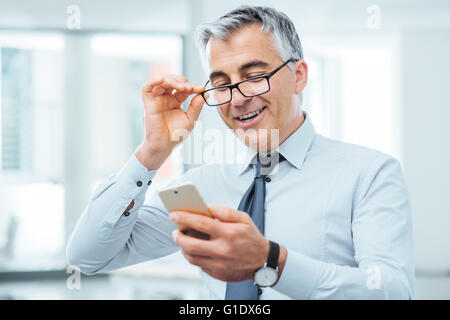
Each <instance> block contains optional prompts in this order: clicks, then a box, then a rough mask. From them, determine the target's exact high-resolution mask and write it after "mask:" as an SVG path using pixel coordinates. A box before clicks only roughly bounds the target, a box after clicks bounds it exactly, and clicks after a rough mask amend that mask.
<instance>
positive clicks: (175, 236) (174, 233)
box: [172, 229, 178, 241]
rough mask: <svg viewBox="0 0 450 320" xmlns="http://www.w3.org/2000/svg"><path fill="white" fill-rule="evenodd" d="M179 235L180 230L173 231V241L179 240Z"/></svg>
mask: <svg viewBox="0 0 450 320" xmlns="http://www.w3.org/2000/svg"><path fill="white" fill-rule="evenodd" d="M177 236H178V230H177V229H175V230H173V231H172V239H173V241H176V240H177Z"/></svg>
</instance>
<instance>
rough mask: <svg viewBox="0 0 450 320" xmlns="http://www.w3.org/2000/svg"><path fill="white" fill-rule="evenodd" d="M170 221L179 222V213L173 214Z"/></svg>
mask: <svg viewBox="0 0 450 320" xmlns="http://www.w3.org/2000/svg"><path fill="white" fill-rule="evenodd" d="M170 220H172V221H177V220H178V213H176V212H172V213H171V214H170Z"/></svg>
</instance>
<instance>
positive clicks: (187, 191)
mask: <svg viewBox="0 0 450 320" xmlns="http://www.w3.org/2000/svg"><path fill="white" fill-rule="evenodd" d="M159 197H160V198H161V201H162V202H163V204H164V206H165V207H166V209H167V211H169V212H172V211H176V210H180V211H189V212H192V213H194V214H201V215H204V216H206V217H210V218H212V215H211V213H210V212H209V209H208V206H207V205H206V203H205V201H203V198H202V197H201V195H200V193H199V192H198V190H197V188H196V187H195V185H194V184H193V183H191V182H185V183H183V184H181V185H178V186H174V187H170V188H167V189H164V190H161V191H160V192H159ZM178 227H179V229H180V231H182V232H183V233H185V234H187V235H189V236H191V237H196V238H199V239H206V240H208V239H209V235H208V234H206V233H203V232H200V231H197V230H195V229H192V228H188V227H186V226H183V225H178Z"/></svg>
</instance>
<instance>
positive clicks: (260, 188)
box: [225, 154, 285, 300]
mask: <svg viewBox="0 0 450 320" xmlns="http://www.w3.org/2000/svg"><path fill="white" fill-rule="evenodd" d="M278 155H279V162H281V161H283V160H285V159H284V157H283V156H282V155H281V154H278ZM269 157H270V156H269ZM266 159H269V161H263V162H264V163H261V160H260V157H259V154H258V155H257V162H256V164H254V172H255V177H254V179H253V182H252V183H251V185H250V187H249V188H248V189H247V191H246V192H245V194H244V196H243V197H242V199H241V202H240V203H239V207H238V210H240V211H244V212H247V213H248V214H249V215H250V216H251V217H252V220H253V222H254V224H255V225H256V226H257V227H258V229H259V231H260V232H261V233H262V234H264V202H265V197H266V177H267V174H262V173H268V172H269V169H268V168H272V167H273V166H274V165H275V163H274V162H275V161H273V160H274V159H275V160H276V157H272V158H266ZM259 290H260V289H259V288H258V286H256V285H255V284H254V283H253V281H252V280H245V281H241V282H228V283H227V290H226V293H225V300H258V291H259Z"/></svg>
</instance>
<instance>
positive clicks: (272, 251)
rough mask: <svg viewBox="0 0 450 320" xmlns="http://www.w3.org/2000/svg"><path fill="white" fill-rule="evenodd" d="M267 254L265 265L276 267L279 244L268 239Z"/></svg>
mask: <svg viewBox="0 0 450 320" xmlns="http://www.w3.org/2000/svg"><path fill="white" fill-rule="evenodd" d="M269 244H270V248H269V254H268V256H267V267H271V268H273V269H276V268H277V267H278V258H279V256H280V246H279V244H278V243H276V242H273V241H270V240H269Z"/></svg>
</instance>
